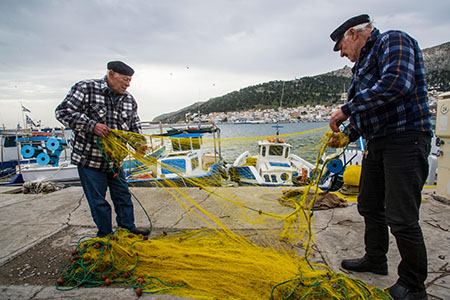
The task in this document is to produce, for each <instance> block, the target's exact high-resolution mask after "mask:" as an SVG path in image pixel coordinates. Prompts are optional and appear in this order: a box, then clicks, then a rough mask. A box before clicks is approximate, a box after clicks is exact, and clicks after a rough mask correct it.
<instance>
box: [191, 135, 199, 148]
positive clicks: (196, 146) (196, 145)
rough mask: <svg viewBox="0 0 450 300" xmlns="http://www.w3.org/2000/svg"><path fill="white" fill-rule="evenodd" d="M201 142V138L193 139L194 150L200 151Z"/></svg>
mask: <svg viewBox="0 0 450 300" xmlns="http://www.w3.org/2000/svg"><path fill="white" fill-rule="evenodd" d="M200 142H201V140H200V138H199V137H195V138H192V149H200Z"/></svg>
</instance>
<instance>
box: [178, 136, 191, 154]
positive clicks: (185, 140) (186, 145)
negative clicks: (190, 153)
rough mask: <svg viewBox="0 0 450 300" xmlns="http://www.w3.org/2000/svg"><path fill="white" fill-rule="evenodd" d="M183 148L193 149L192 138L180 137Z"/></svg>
mask: <svg viewBox="0 0 450 300" xmlns="http://www.w3.org/2000/svg"><path fill="white" fill-rule="evenodd" d="M180 146H181V150H184V151H186V150H191V140H190V139H188V138H182V139H180Z"/></svg>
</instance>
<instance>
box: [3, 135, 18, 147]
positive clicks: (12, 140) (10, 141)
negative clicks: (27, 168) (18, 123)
mask: <svg viewBox="0 0 450 300" xmlns="http://www.w3.org/2000/svg"><path fill="white" fill-rule="evenodd" d="M3 146H5V147H16V137H15V136H5V144H4V145H3Z"/></svg>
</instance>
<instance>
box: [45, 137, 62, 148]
mask: <svg viewBox="0 0 450 300" xmlns="http://www.w3.org/2000/svg"><path fill="white" fill-rule="evenodd" d="M45 146H46V147H47V149H48V150H50V151H55V150H57V149H58V148H59V141H58V139H56V138H49V139H48V140H47V142H46V143H45Z"/></svg>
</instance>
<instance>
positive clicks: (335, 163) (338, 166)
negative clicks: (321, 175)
mask: <svg viewBox="0 0 450 300" xmlns="http://www.w3.org/2000/svg"><path fill="white" fill-rule="evenodd" d="M327 168H328V170H329V171H330V172H332V173H335V174H340V173H341V172H342V171H344V163H343V162H342V160H340V159H333V160H331V161H330V162H329V163H328V164H327Z"/></svg>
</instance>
